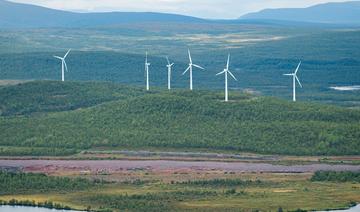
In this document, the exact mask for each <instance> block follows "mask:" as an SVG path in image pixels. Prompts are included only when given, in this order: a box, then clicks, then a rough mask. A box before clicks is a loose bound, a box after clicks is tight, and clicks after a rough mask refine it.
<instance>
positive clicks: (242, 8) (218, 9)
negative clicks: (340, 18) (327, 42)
mask: <svg viewBox="0 0 360 212" xmlns="http://www.w3.org/2000/svg"><path fill="white" fill-rule="evenodd" d="M10 1H11V2H17V3H25V4H34V5H39V6H43V7H48V8H52V9H59V10H65V11H72V12H115V11H119V12H162V13H176V14H182V15H189V16H195V17H200V18H209V19H234V18H238V17H240V16H242V15H244V14H247V13H251V12H257V11H260V10H263V9H268V8H304V7H310V6H313V5H316V4H321V3H327V2H346V0H302V1H298V0H296V1H294V0H273V1H268V0H239V1H237V2H233V1H232V0H212V1H211V2H208V1H206V0H197V1H196V2H195V1H191V0H122V1H117V0H10Z"/></svg>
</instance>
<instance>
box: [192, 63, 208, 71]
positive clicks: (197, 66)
mask: <svg viewBox="0 0 360 212" xmlns="http://www.w3.org/2000/svg"><path fill="white" fill-rule="evenodd" d="M193 66H194V67H196V68H199V69H202V70H205V68H203V67H201V66H199V65H196V64H193Z"/></svg>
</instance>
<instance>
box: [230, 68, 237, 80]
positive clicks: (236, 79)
mask: <svg viewBox="0 0 360 212" xmlns="http://www.w3.org/2000/svg"><path fill="white" fill-rule="evenodd" d="M228 73H229V74H230V76H232V78H234V80H235V81H238V80H237V79H236V77H235V76H234V75H233V74H232V73H231V71H229V70H228Z"/></svg>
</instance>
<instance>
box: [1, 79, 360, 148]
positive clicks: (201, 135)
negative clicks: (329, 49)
mask: <svg viewBox="0 0 360 212" xmlns="http://www.w3.org/2000/svg"><path fill="white" fill-rule="evenodd" d="M56 84H61V85H56ZM80 85H81V86H85V87H86V86H89V87H88V88H84V90H87V91H88V92H87V93H86V92H85V96H86V97H77V98H74V95H69V96H68V95H65V96H64V97H63V99H62V100H61V101H53V100H52V98H51V97H53V96H57V95H59V93H62V89H64V93H66V92H68V93H71V91H70V90H73V91H74V92H75V93H76V91H77V90H79V89H78V87H79V86H80ZM42 86H44V87H45V88H47V87H49V86H54V87H57V88H59V89H58V90H56V91H54V90H51V89H41V87H42ZM67 86H70V87H72V86H73V89H71V88H69V87H67ZM92 86H93V84H92V83H90V84H86V83H80V84H77V83H74V82H70V83H68V82H66V83H60V82H46V81H45V82H32V83H25V84H23V85H21V86H11V87H8V88H3V89H7V90H8V91H11V90H13V91H12V95H11V97H10V99H17V101H16V105H17V106H11V104H8V103H2V107H3V108H10V109H8V111H12V112H11V113H10V114H22V113H23V112H22V111H24V110H25V109H26V108H27V105H34V107H32V108H34V109H32V110H33V111H31V110H28V111H27V112H26V114H30V115H29V116H22V115H20V116H19V115H10V116H3V117H0V137H1V140H0V146H2V147H3V149H5V150H7V151H8V152H9V148H11V147H14V148H19V147H21V148H22V147H27V148H56V149H65V150H71V149H73V150H79V151H80V150H85V149H91V148H94V147H105V148H121V149H126V148H140V149H146V148H147V147H155V148H188V149H198V148H203V149H208V150H209V151H216V150H229V151H236V152H239V151H243V152H256V153H264V154H290V155H357V154H360V152H359V151H360V149H359V148H358V146H359V142H360V141H359V137H360V124H359V123H360V111H359V110H357V109H346V108H341V107H335V106H327V105H320V104H313V103H302V102H297V103H293V102H289V101H284V100H279V99H276V98H271V97H260V96H253V95H250V94H245V93H241V92H231V96H230V99H231V102H229V103H224V102H223V101H222V100H223V93H218V92H212V91H194V92H189V91H185V90H175V91H173V92H168V91H164V90H155V91H152V92H149V93H146V92H143V91H141V89H140V90H139V89H138V88H131V87H126V86H121V85H119V86H118V88H117V89H113V90H114V93H113V94H112V95H114V96H118V95H120V96H122V97H121V98H116V97H115V98H114V99H115V100H112V101H110V100H108V99H107V100H106V102H104V103H101V104H99V105H95V106H91V105H93V104H95V103H96V102H103V99H106V98H107V97H108V94H104V96H105V97H104V98H102V97H100V100H97V96H98V95H100V96H102V94H101V92H100V94H99V93H97V92H96V90H93V92H95V94H92V91H91V87H92ZM112 86H116V85H112ZM95 87H96V86H95ZM101 87H102V86H101ZM105 87H106V86H105ZM16 88H20V89H21V90H23V91H24V93H27V94H28V93H36V91H38V90H39V91H40V90H41V91H42V92H43V93H41V92H39V95H40V97H41V96H43V97H44V98H37V99H32V98H19V97H18V96H22V94H21V92H20V93H19V92H17V91H16V90H17V89H16ZM117 92H118V94H117ZM105 93H106V92H105ZM0 94H3V95H8V92H0ZM76 95H79V96H81V95H82V93H78V94H76ZM76 95H75V96H76ZM1 98H3V97H1ZM86 99H89V101H90V103H88V102H86ZM78 100H79V102H81V101H82V100H84V102H81V104H78V107H81V106H84V108H81V109H76V107H74V108H72V107H67V106H66V105H67V104H68V103H69V102H70V104H74V105H76V104H77V103H78ZM22 101H24V102H22ZM9 102H11V101H9ZM93 102H95V103H93ZM40 105H41V106H44V107H38V106H40ZM64 105H65V106H64ZM79 105H81V106H79ZM86 106H87V107H86ZM90 106H91V107H90ZM44 108H45V109H44ZM58 108H63V110H65V109H66V108H69V109H76V110H69V111H63V112H47V113H45V112H46V111H58ZM64 108H65V109H64ZM32 112H34V113H35V114H33V113H32ZM38 112H43V113H42V115H37V114H38ZM20 150H21V149H18V151H19V152H18V153H19V154H21V151H20ZM49 154H51V151H49Z"/></svg>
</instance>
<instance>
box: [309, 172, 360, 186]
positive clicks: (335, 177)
mask: <svg viewBox="0 0 360 212" xmlns="http://www.w3.org/2000/svg"><path fill="white" fill-rule="evenodd" d="M311 181H333V182H358V183H360V171H359V172H350V171H346V172H334V171H317V172H315V174H314V175H313V176H312V177H311Z"/></svg>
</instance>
